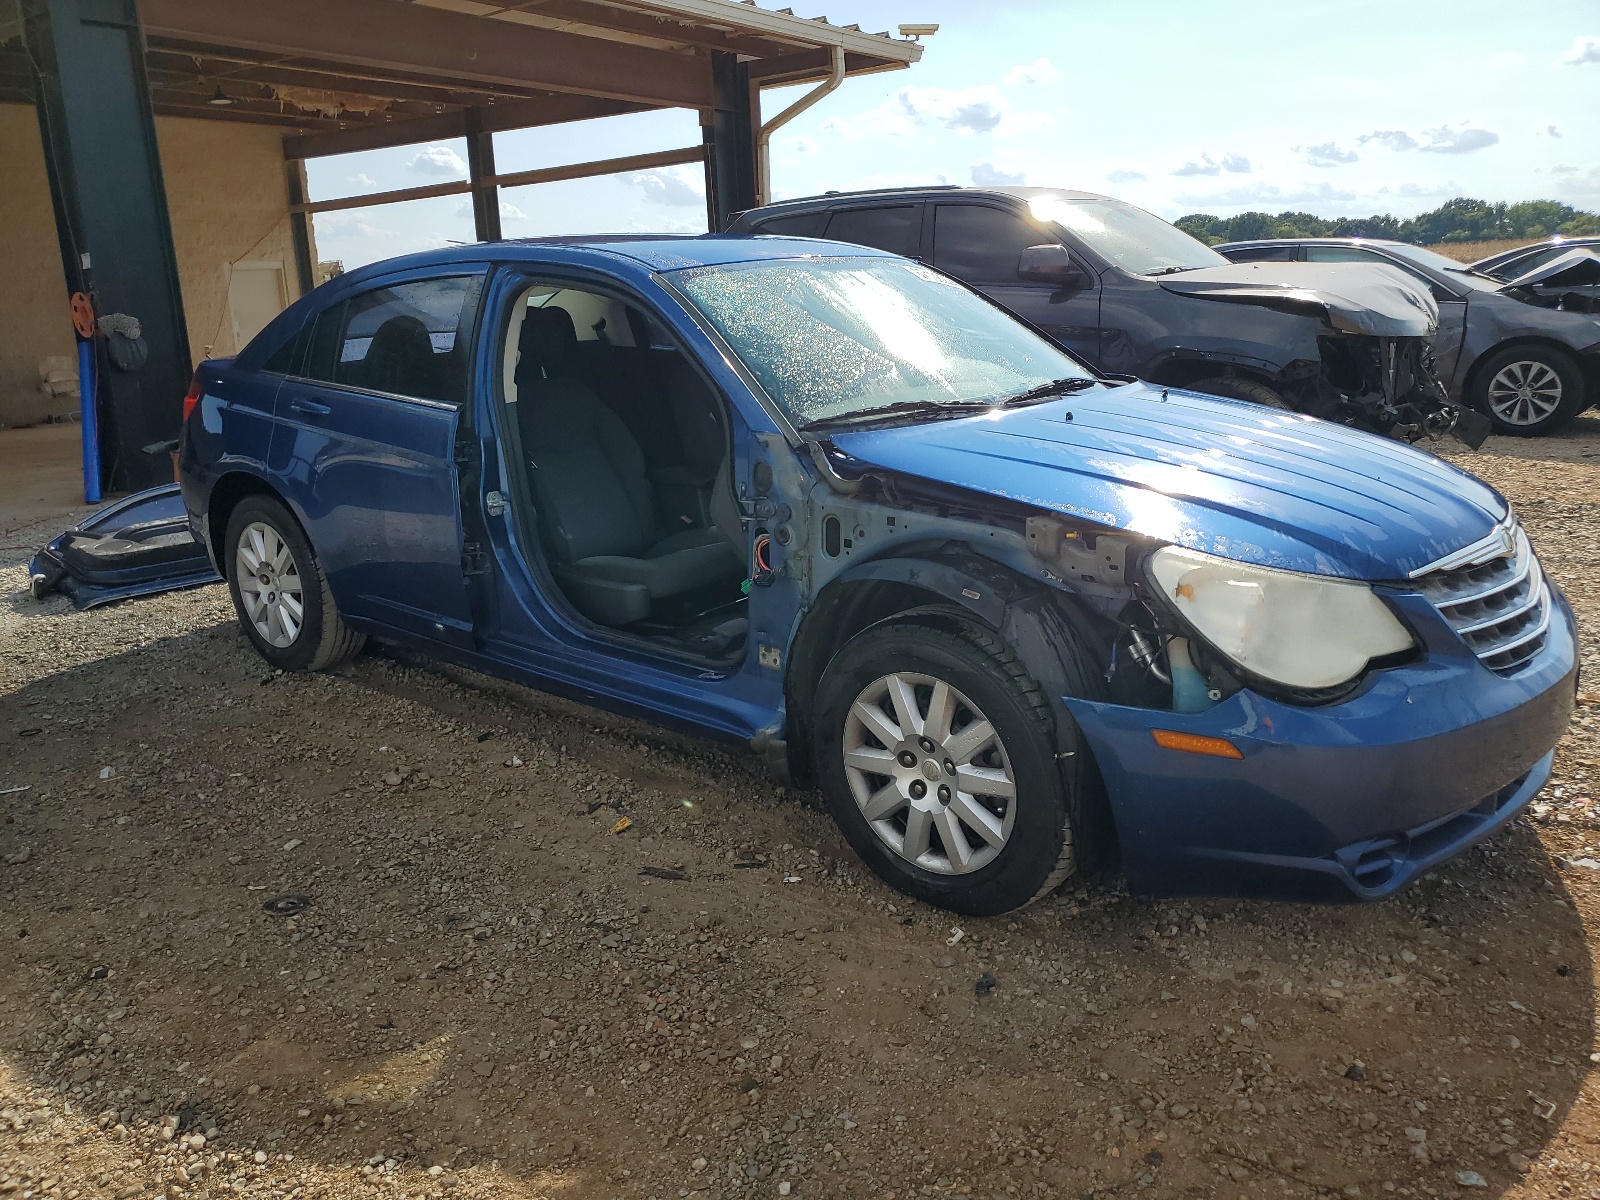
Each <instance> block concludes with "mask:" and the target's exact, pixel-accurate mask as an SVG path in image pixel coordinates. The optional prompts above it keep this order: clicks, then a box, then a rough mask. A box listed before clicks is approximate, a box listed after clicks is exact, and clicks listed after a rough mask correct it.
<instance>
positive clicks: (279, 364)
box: [261, 326, 305, 375]
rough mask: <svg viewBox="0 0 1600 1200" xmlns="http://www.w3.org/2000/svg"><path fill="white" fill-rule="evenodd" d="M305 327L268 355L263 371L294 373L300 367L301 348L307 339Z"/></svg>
mask: <svg viewBox="0 0 1600 1200" xmlns="http://www.w3.org/2000/svg"><path fill="white" fill-rule="evenodd" d="M304 334H305V327H304V326H301V327H300V328H299V329H298V330H296V331H295V333H294V334H293V336H291V337H290V338H289V339H288V340H287V341H285V342H284V343H283V345H281V346H279V347H278V348H277V349H276V350H274V351H273V352H272V353H271V354H269V355H267V361H266V362H264V363H262V364H261V369H262V370H263V371H270V372H271V373H272V374H274V375H293V374H294V373H295V372H296V371H298V370H299V369H300V348H301V346H302V344H303V343H304V341H305V338H304Z"/></svg>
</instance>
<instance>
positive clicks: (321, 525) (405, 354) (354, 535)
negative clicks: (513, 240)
mask: <svg viewBox="0 0 1600 1200" xmlns="http://www.w3.org/2000/svg"><path fill="white" fill-rule="evenodd" d="M481 284H482V276H478V275H471V276H450V277H445V278H431V279H422V280H412V281H407V282H404V283H397V284H394V285H391V286H388V287H381V288H376V289H373V290H372V291H368V292H363V293H360V294H358V295H356V296H353V297H350V298H349V299H348V300H346V301H343V302H341V303H339V304H337V305H335V306H334V307H333V308H331V309H328V310H326V311H324V312H323V313H322V315H321V316H320V317H319V318H318V320H317V323H316V325H315V327H314V328H313V330H312V336H311V345H310V351H309V357H308V361H307V362H306V364H305V367H304V369H303V373H302V374H301V375H299V376H295V377H291V378H289V379H287V380H285V381H284V386H283V388H282V389H281V391H280V394H279V403H278V415H279V425H278V433H277V435H276V437H275V440H274V445H273V459H274V467H275V470H276V472H277V473H279V474H281V475H283V476H286V477H287V479H288V487H287V489H286V490H287V491H288V493H289V494H290V495H293V496H295V497H297V498H300V499H301V500H302V504H303V508H304V516H305V519H306V522H307V533H308V535H309V536H310V539H311V543H312V545H313V546H314V547H315V548H316V551H317V555H318V557H319V559H320V560H321V562H322V564H323V567H324V569H325V570H326V571H327V573H328V577H329V583H330V585H331V586H332V588H333V590H334V594H335V596H336V597H337V599H338V602H339V606H340V609H341V611H343V612H344V613H345V614H346V615H347V616H349V617H352V618H356V619H358V620H359V619H361V618H366V619H369V620H374V621H380V622H383V623H384V624H387V625H392V626H394V627H395V628H397V629H402V630H405V631H407V632H410V633H415V634H419V635H422V636H425V637H432V638H439V639H442V640H445V641H447V642H451V643H455V644H460V645H470V644H472V617H471V611H470V606H469V602H468V593H467V585H466V581H465V577H464V575H463V570H462V525H461V509H460V495H459V479H458V476H457V465H456V448H457V438H458V422H459V421H460V420H461V419H462V416H463V412H462V406H461V403H460V402H461V401H462V399H463V398H464V397H465V396H466V395H467V391H468V373H467V369H466V364H467V358H468V353H467V351H468V347H467V346H466V345H464V344H458V343H464V342H465V341H466V340H467V331H468V330H469V329H470V321H471V315H472V313H473V312H474V311H475V308H476V300H477V295H478V292H479V289H480V286H481ZM280 446H281V449H280Z"/></svg>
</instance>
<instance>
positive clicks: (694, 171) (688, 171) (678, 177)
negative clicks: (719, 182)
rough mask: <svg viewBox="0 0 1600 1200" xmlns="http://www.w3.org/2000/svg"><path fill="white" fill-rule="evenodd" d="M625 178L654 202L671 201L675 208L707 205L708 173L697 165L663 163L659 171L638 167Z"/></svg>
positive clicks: (650, 201)
mask: <svg viewBox="0 0 1600 1200" xmlns="http://www.w3.org/2000/svg"><path fill="white" fill-rule="evenodd" d="M624 178H625V179H626V180H627V181H628V182H629V183H631V184H633V185H634V186H635V187H637V188H639V190H640V191H642V192H643V193H644V198H645V200H646V201H648V202H649V203H651V204H667V205H671V206H672V207H674V208H688V207H689V206H690V205H704V204H705V202H706V178H705V173H704V172H703V171H701V170H699V169H698V168H695V167H693V166H688V165H683V166H676V167H662V168H661V169H660V170H656V171H634V172H633V173H632V174H630V175H627V176H624Z"/></svg>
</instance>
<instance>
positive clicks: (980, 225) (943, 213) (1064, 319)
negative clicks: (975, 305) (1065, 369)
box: [933, 204, 1101, 366]
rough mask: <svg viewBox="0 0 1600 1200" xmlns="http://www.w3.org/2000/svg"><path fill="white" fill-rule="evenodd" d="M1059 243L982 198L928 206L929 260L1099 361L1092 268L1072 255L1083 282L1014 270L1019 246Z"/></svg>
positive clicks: (1096, 295)
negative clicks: (1030, 276) (1036, 278)
mask: <svg viewBox="0 0 1600 1200" xmlns="http://www.w3.org/2000/svg"><path fill="white" fill-rule="evenodd" d="M1059 244H1060V239H1059V238H1057V237H1056V236H1055V235H1054V234H1052V233H1047V232H1046V231H1045V230H1043V229H1040V228H1038V227H1037V226H1035V225H1031V224H1029V223H1028V222H1027V221H1025V220H1024V219H1023V218H1022V217H1021V216H1019V215H1017V214H1016V213H1013V212H1008V211H1006V210H1005V209H1001V208H997V207H993V206H991V205H987V204H939V205H937V206H935V208H934V218H933V265H934V266H936V267H938V268H939V269H940V270H941V271H943V272H945V273H946V274H948V275H954V276H955V277H956V278H957V279H959V280H961V281H962V282H963V283H969V284H971V285H972V286H973V287H975V288H977V289H978V290H979V291H980V292H982V293H983V294H984V295H986V296H988V297H989V298H990V299H991V300H993V301H994V302H995V303H996V304H999V305H1001V306H1003V307H1004V308H1007V309H1009V310H1010V311H1012V312H1014V313H1016V314H1017V316H1019V317H1021V318H1022V319H1023V320H1025V321H1031V322H1032V323H1033V324H1034V325H1036V326H1037V327H1038V328H1040V329H1042V330H1043V331H1044V332H1045V334H1046V335H1048V336H1049V337H1052V338H1054V339H1055V340H1056V341H1058V342H1060V343H1061V344H1062V345H1063V346H1065V347H1066V348H1067V349H1068V350H1070V351H1072V353H1074V354H1076V355H1077V356H1078V357H1079V358H1081V359H1083V360H1084V361H1085V362H1088V363H1093V364H1094V365H1095V366H1100V365H1101V363H1100V288H1099V287H1098V286H1096V285H1095V283H1094V282H1093V281H1094V280H1095V279H1096V278H1097V276H1096V274H1095V272H1094V271H1093V270H1091V269H1090V268H1089V267H1088V265H1087V264H1085V263H1084V262H1082V261H1081V260H1079V259H1077V258H1076V256H1074V261H1077V262H1078V265H1079V266H1081V267H1083V271H1084V277H1085V279H1086V280H1089V281H1090V282H1089V284H1088V286H1084V287H1057V286H1055V285H1053V284H1047V283H1034V282H1030V281H1027V280H1024V279H1022V278H1021V277H1020V276H1019V274H1018V270H1017V268H1018V265H1019V262H1020V260H1021V258H1022V252H1023V251H1024V250H1026V249H1028V248H1029V247H1031V246H1045V245H1059Z"/></svg>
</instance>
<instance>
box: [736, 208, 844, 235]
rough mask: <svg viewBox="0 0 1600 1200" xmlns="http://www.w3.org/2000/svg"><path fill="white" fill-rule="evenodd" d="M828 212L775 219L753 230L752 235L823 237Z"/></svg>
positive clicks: (764, 222) (762, 223)
mask: <svg viewBox="0 0 1600 1200" xmlns="http://www.w3.org/2000/svg"><path fill="white" fill-rule="evenodd" d="M827 216H828V214H827V212H826V211H824V212H808V213H799V214H797V215H795V216H792V217H773V218H772V219H771V220H767V221H762V222H761V223H760V224H758V225H755V226H754V227H752V228H751V230H750V232H751V233H765V234H771V235H775V236H779V237H821V236H822V224H823V221H824V220H826V219H827Z"/></svg>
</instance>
